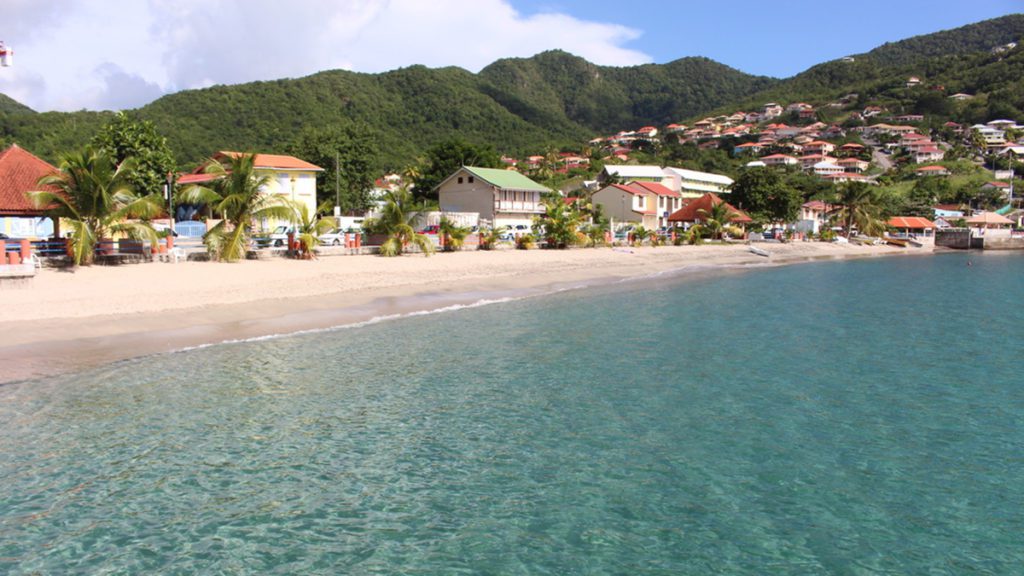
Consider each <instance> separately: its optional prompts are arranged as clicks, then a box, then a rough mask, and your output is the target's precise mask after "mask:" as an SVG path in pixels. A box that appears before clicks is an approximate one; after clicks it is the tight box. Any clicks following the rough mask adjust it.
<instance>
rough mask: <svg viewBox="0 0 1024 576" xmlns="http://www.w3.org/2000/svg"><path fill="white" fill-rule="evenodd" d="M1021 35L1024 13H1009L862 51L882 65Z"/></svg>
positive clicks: (981, 47)
mask: <svg viewBox="0 0 1024 576" xmlns="http://www.w3.org/2000/svg"><path fill="white" fill-rule="evenodd" d="M1022 36H1024V14H1010V15H1008V16H1003V17H1001V18H993V19H991V20H984V21H982V22H976V23H974V24H968V25H966V26H961V27H959V28H954V29H952V30H943V31H941V32H935V33H933V34H925V35H922V36H914V37H912V38H907V39H906V40H900V41H899V42H889V43H886V44H883V45H881V46H879V47H878V48H875V49H874V50H872V51H870V52H868V53H867V54H864V55H863V56H869V57H870V58H871V59H872V60H874V61H875V62H877V63H879V64H882V65H885V66H900V65H906V64H914V63H916V62H920V61H922V60H927V59H929V58H934V57H936V56H956V55H961V54H971V53H974V52H987V51H989V50H990V49H992V48H994V47H996V46H1001V45H1004V44H1009V43H1010V42H1017V41H1018V40H1020V39H1021V37H1022Z"/></svg>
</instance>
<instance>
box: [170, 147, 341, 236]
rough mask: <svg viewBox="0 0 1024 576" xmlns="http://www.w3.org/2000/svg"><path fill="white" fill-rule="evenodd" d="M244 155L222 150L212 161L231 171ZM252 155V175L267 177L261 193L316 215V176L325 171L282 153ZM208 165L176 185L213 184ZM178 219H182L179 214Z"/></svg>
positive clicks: (266, 224) (268, 225)
mask: <svg viewBox="0 0 1024 576" xmlns="http://www.w3.org/2000/svg"><path fill="white" fill-rule="evenodd" d="M244 154H246V153H245V152H230V151H220V152H217V153H216V154H214V155H213V157H212V159H213V160H215V161H217V162H220V163H221V164H223V165H224V166H226V167H229V168H230V165H231V160H232V159H234V158H238V157H240V156H243V155H244ZM253 156H254V158H253V172H254V174H255V175H256V177H257V178H262V177H264V176H266V177H268V183H267V185H266V187H265V188H264V189H263V190H262V191H263V193H264V194H272V195H274V196H277V197H279V198H285V199H288V200H290V201H291V202H293V203H295V204H299V205H303V206H305V207H306V210H307V212H308V213H309V214H310V215H312V214H316V208H317V202H316V175H317V173H318V172H323V171H324V169H323V168H321V167H319V166H317V165H315V164H310V163H309V162H306V161H305V160H300V159H299V158H296V157H294V156H284V155H280V154H254V155H253ZM206 166H207V165H205V164H204V165H201V166H200V167H199V168H196V169H195V170H194V171H193V172H192V173H191V174H184V175H182V176H179V177H178V179H177V184H178V185H179V186H185V185H189V184H204V183H208V182H211V181H212V180H213V179H214V178H215V176H214V175H213V174H207V173H206ZM176 216H180V214H177V215H176ZM259 224H260V226H261V227H262V228H265V229H266V228H274V227H275V226H279V225H284V224H290V222H287V221H277V220H273V221H269V220H268V221H266V222H260V223H259Z"/></svg>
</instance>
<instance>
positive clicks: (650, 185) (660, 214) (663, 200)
mask: <svg viewBox="0 0 1024 576" xmlns="http://www.w3.org/2000/svg"><path fill="white" fill-rule="evenodd" d="M629 185H630V186H632V187H639V188H641V189H643V190H644V191H646V192H648V193H650V194H653V195H654V211H655V213H656V215H657V219H658V221H657V225H658V228H664V227H665V226H668V217H669V215H670V214H672V213H673V212H675V211H676V210H679V209H680V208H682V207H683V195H682V194H680V193H679V192H676V191H675V190H671V189H669V188H668V187H666V186H664V185H662V184H658V183H657V182H630V184H629Z"/></svg>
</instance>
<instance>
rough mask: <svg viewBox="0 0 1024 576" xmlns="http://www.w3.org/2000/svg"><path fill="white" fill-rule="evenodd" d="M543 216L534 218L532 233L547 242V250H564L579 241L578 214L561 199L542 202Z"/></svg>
mask: <svg viewBox="0 0 1024 576" xmlns="http://www.w3.org/2000/svg"><path fill="white" fill-rule="evenodd" d="M543 206H544V215H543V216H541V217H539V218H535V219H534V222H533V231H534V233H535V234H536V235H537V236H543V237H544V238H545V239H546V240H547V245H548V247H549V248H565V247H567V246H569V245H570V244H575V243H576V242H577V241H578V240H579V236H578V235H577V230H578V228H579V224H580V213H579V212H577V211H576V209H575V208H573V207H572V206H569V205H567V204H566V203H565V202H564V201H563V200H562V198H561V197H558V198H551V199H548V200H545V201H544V202H543Z"/></svg>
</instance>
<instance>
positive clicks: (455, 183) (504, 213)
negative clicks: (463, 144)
mask: <svg viewBox="0 0 1024 576" xmlns="http://www.w3.org/2000/svg"><path fill="white" fill-rule="evenodd" d="M436 190H437V194H438V200H439V203H440V205H441V212H461V213H476V214H479V215H480V220H486V221H488V222H490V223H491V225H492V226H495V227H497V226H517V225H526V226H530V225H532V224H533V218H534V216H540V215H541V214H544V206H543V204H541V195H542V194H544V193H545V192H551V189H549V188H547V187H545V186H542V185H540V184H538V183H536V182H534V181H533V180H530V179H529V178H527V177H526V176H523V175H522V174H520V173H519V172H515V171H512V170H500V169H497V168H477V167H475V166H463V167H462V168H459V169H458V170H456V171H455V172H454V173H453V174H452V175H451V176H449V177H448V178H445V179H444V181H443V182H441V183H440V184H439V185H438V186H437V188H436Z"/></svg>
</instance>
